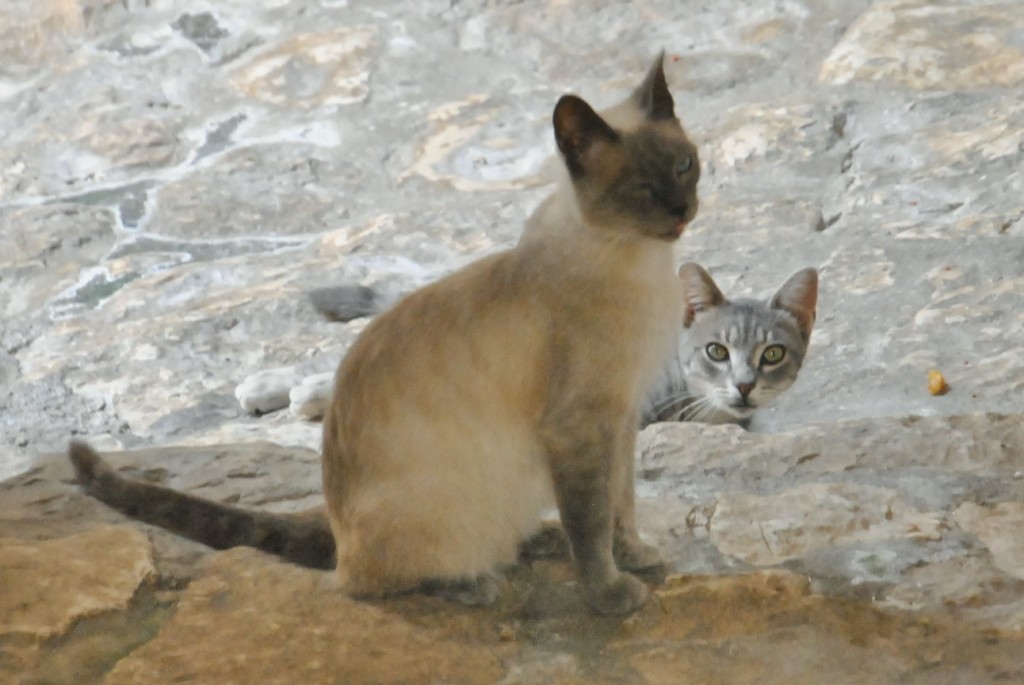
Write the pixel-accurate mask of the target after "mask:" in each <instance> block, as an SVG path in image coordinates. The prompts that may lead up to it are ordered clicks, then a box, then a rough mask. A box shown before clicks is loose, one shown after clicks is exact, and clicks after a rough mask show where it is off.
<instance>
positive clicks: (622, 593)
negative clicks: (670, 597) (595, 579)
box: [584, 573, 651, 616]
mask: <svg viewBox="0 0 1024 685" xmlns="http://www.w3.org/2000/svg"><path fill="white" fill-rule="evenodd" d="M650 595H651V591H650V590H648V589H647V585H645V584H644V582H643V581H641V580H640V579H639V578H637V577H636V576H633V575H630V574H629V573H622V574H620V575H619V576H618V577H617V578H616V579H615V580H613V581H612V582H611V583H608V584H607V585H602V586H599V587H597V588H588V589H587V591H586V593H585V596H584V600H585V601H586V603H587V606H588V607H590V610H591V611H593V612H594V613H595V614H601V615H604V616H626V615H629V614H632V613H633V612H634V611H636V610H637V609H639V608H640V607H642V606H643V605H644V603H645V602H646V601H647V598H648V597H650Z"/></svg>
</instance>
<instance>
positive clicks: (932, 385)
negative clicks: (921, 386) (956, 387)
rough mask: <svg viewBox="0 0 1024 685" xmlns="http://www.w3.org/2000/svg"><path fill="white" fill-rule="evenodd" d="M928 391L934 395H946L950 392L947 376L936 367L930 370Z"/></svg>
mask: <svg viewBox="0 0 1024 685" xmlns="http://www.w3.org/2000/svg"><path fill="white" fill-rule="evenodd" d="M928 392H930V393H931V394H933V395H945V394H946V393H947V392H949V384H948V383H946V377H945V376H943V375H942V374H941V373H939V372H938V371H936V370H935V369H932V370H931V371H929V372H928Z"/></svg>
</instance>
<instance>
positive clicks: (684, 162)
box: [676, 155, 693, 176]
mask: <svg viewBox="0 0 1024 685" xmlns="http://www.w3.org/2000/svg"><path fill="white" fill-rule="evenodd" d="M692 168H693V157H690V156H689V155H687V156H686V157H683V158H682V159H681V160H679V161H678V162H676V176H682V175H683V174H685V173H686V172H687V171H689V170H690V169H692Z"/></svg>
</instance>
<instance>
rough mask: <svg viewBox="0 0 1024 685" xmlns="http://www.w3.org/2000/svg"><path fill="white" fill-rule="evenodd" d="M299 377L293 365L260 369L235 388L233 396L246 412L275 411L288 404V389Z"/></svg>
mask: <svg viewBox="0 0 1024 685" xmlns="http://www.w3.org/2000/svg"><path fill="white" fill-rule="evenodd" d="M300 378H301V376H299V373H298V371H296V369H295V367H293V366H285V367H282V368H278V369H270V370H268V371H260V372H259V373H255V374H253V375H251V376H249V377H248V378H246V379H245V380H244V381H242V383H241V384H240V385H239V386H238V387H237V388H235V398H237V399H238V403H239V404H241V405H242V409H244V410H245V411H247V412H251V413H254V414H256V413H258V414H265V413H267V412H271V411H277V410H278V409H283V408H284V407H287V406H288V391H289V390H290V389H291V388H292V386H294V385H295V384H296V383H297V382H298V381H299V379H300Z"/></svg>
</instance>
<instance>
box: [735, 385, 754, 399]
mask: <svg viewBox="0 0 1024 685" xmlns="http://www.w3.org/2000/svg"><path fill="white" fill-rule="evenodd" d="M736 389H737V390H739V391H740V396H741V397H742V398H743V399H747V396H748V395H750V393H751V392H753V391H754V384H753V383H737V384H736Z"/></svg>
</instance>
